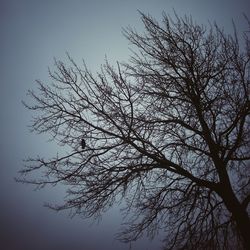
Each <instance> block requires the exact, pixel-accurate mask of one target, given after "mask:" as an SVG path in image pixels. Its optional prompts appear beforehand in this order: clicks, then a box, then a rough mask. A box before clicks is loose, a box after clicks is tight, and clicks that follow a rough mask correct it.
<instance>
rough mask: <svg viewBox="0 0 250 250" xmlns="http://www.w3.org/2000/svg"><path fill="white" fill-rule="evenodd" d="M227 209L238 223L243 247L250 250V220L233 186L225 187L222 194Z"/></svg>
mask: <svg viewBox="0 0 250 250" xmlns="http://www.w3.org/2000/svg"><path fill="white" fill-rule="evenodd" d="M220 196H221V197H222V199H223V201H224V203H225V205H226V207H227V209H228V210H229V211H230V212H231V213H232V217H233V220H234V221H235V223H236V226H237V229H238V231H239V233H240V235H241V237H242V240H243V246H244V247H245V249H246V250H249V249H250V219H249V216H248V213H247V211H246V209H245V208H244V207H243V206H242V205H241V203H240V202H239V200H238V199H237V197H236V196H235V194H234V192H233V190H232V188H231V186H230V187H228V188H225V187H223V189H222V190H221V192H220Z"/></svg>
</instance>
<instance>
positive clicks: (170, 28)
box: [21, 13, 250, 249]
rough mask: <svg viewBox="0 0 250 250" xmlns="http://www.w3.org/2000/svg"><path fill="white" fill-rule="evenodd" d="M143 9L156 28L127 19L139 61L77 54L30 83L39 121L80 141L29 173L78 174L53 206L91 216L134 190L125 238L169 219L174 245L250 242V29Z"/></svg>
mask: <svg viewBox="0 0 250 250" xmlns="http://www.w3.org/2000/svg"><path fill="white" fill-rule="evenodd" d="M141 18H142V21H143V23H144V25H145V30H146V31H145V33H143V34H139V33H137V32H136V31H135V30H133V29H131V28H128V29H125V30H124V34H125V36H126V37H127V38H128V40H129V41H130V42H131V43H132V44H133V45H135V47H136V50H134V51H133V52H132V56H131V60H130V61H129V63H127V64H124V63H123V64H121V63H117V66H115V67H113V66H111V65H110V64H109V63H108V62H106V63H105V64H104V65H103V66H102V67H101V70H100V73H99V74H97V75H93V74H92V73H91V72H90V71H89V69H88V68H87V67H86V66H85V64H83V66H81V67H79V65H77V64H76V63H75V61H74V60H73V59H72V58H71V57H70V56H69V57H68V59H69V60H68V63H67V64H65V63H64V62H62V61H59V60H56V61H55V68H56V70H54V71H52V72H51V71H50V77H51V79H52V83H51V84H45V83H43V82H41V81H37V83H38V85H39V89H38V90H35V91H29V92H28V93H29V95H30V96H31V98H32V102H31V103H30V104H27V103H26V106H27V107H28V108H29V109H31V110H33V111H34V112H35V118H34V122H33V123H32V128H33V130H34V131H36V132H38V133H51V134H52V136H53V138H54V139H55V140H58V142H59V144H60V145H61V146H68V147H70V148H71V151H70V153H65V155H61V156H55V157H54V158H53V159H49V160H44V159H43V158H36V159H29V160H28V163H27V165H26V167H25V168H24V169H23V170H22V173H23V174H28V173H30V172H31V173H34V172H35V171H40V170H42V173H44V171H45V174H44V175H43V176H41V179H31V178H32V177H30V175H29V177H27V176H26V177H23V178H24V179H22V180H21V181H24V182H30V183H33V184H36V185H38V186H44V185H46V184H57V183H64V184H65V185H68V187H69V189H68V195H67V196H66V198H65V203H64V204H62V205H53V208H54V209H56V210H63V209H71V210H72V211H73V212H74V213H75V214H81V215H84V216H86V217H88V216H90V217H92V216H94V217H95V216H98V215H100V214H101V213H102V212H103V211H105V210H106V209H108V208H109V207H110V206H112V205H114V204H115V203H117V202H121V201H126V207H125V212H128V215H127V222H128V224H127V227H125V229H124V230H122V232H121V233H120V234H119V238H120V239H121V240H123V241H125V242H128V241H133V240H136V239H137V238H138V237H140V236H141V235H142V234H143V233H144V232H147V233H148V234H149V235H150V236H152V237H153V236H154V235H155V234H156V233H157V232H158V231H159V230H162V231H164V233H165V234H166V240H165V243H164V244H165V248H166V249H236V248H237V249H241V248H242V249H243V248H245V249H250V237H249V236H250V235H249V232H250V220H249V202H250V194H249V190H250V185H249V182H250V180H249V177H250V171H249V160H250V136H249V135H250V101H249V96H250V78H249V75H250V63H249V60H250V41H249V38H248V36H247V33H245V34H243V37H244V39H243V40H244V45H242V40H241V42H239V41H238V36H237V34H236V33H237V32H236V29H235V34H233V35H226V34H225V33H224V32H223V31H222V30H221V29H220V28H219V27H218V26H217V25H210V26H208V27H205V26H200V25H197V24H196V23H194V22H193V21H192V19H191V18H188V17H185V18H179V17H178V16H175V17H174V18H173V19H171V18H170V17H168V16H167V15H165V14H164V15H163V22H162V24H159V23H158V22H157V21H156V20H154V19H153V18H152V17H150V16H148V15H145V14H143V13H141ZM83 144H84V145H83ZM39 173H40V172H39ZM122 204H123V203H122Z"/></svg>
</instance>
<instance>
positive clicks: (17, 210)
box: [0, 0, 250, 250]
mask: <svg viewBox="0 0 250 250" xmlns="http://www.w3.org/2000/svg"><path fill="white" fill-rule="evenodd" d="M173 8H174V9H175V11H176V12H177V14H179V15H184V14H187V15H190V14H191V15H192V16H193V18H194V19H195V20H196V21H197V22H202V23H205V24H206V23H207V21H208V20H210V21H214V20H215V21H217V23H218V24H219V25H222V26H224V27H225V30H226V31H230V30H231V20H232V18H233V19H234V20H235V23H236V26H238V27H240V28H241V29H244V27H246V26H244V19H243V17H242V13H243V12H245V13H246V14H247V15H248V16H250V2H249V0H238V1H235V0H210V1H206V0H203V1H202V0H89V1H87V0H82V1H80V0H79V1H76V0H68V1H66V0H50V1H48V0H40V1H38V0H37V1H36V0H33V1H31V0H30V1H28V0H27V1H25V0H16V1H14V0H0V36H1V39H0V73H1V78H0V117H1V120H0V121H1V122H0V135H1V140H0V249H6V250H12V249H13V250H15V249H16V250H17V249H18V250H22V249H25V250H29V249H34V250H36V249H38V250H39V249H45V250H46V249H48V250H50V249H51V250H52V249H53V250H59V249H61V250H67V249H72V250H80V249H81V250H85V249H86V250H101V249H110V250H113V249H114V250H122V249H129V245H124V244H121V243H119V242H117V241H114V240H113V239H114V234H115V232H116V231H117V230H118V229H119V223H120V222H121V215H120V214H119V208H113V209H111V210H110V211H109V212H108V213H107V214H105V215H104V216H103V220H102V221H100V223H99V224H98V225H97V224H94V225H92V226H90V225H91V221H90V220H82V219H80V218H76V217H75V218H73V219H69V217H68V216H67V213H55V212H53V211H51V210H48V209H47V208H44V207H43V203H44V202H56V201H60V200H61V199H62V197H63V194H64V193H63V191H64V189H63V188H62V187H56V188H54V189H52V188H50V189H49V188H48V189H45V190H41V191H37V192H34V191H33V188H32V187H31V186H27V185H21V184H17V183H15V182H14V177H15V176H17V175H18V174H17V171H18V170H20V169H21V168H22V164H23V162H22V159H24V158H26V157H28V156H36V155H38V154H39V155H41V156H51V155H53V154H55V153H56V152H57V151H58V150H60V149H59V148H58V147H57V146H56V144H53V143H52V144H51V143H48V142H47V139H48V137H46V136H41V135H39V136H38V135H34V134H30V133H29V130H28V128H27V125H28V124H29V121H30V120H31V114H30V113H29V112H28V111H27V110H25V109H24V107H23V106H22V105H21V100H22V99H25V93H26V91H27V89H29V88H32V87H33V86H34V81H35V79H41V80H45V81H46V80H47V79H48V72H47V67H48V66H52V65H53V57H56V58H59V59H63V58H65V52H66V51H68V52H69V53H70V55H71V56H72V57H73V58H74V59H75V60H76V61H78V62H80V61H81V59H82V58H84V60H85V61H86V63H87V65H88V66H89V68H90V69H91V70H92V71H93V72H95V71H96V70H98V68H99V65H100V64H101V63H103V62H104V58H105V55H107V57H108V58H109V59H110V61H111V62H112V61H115V60H121V61H123V60H126V59H127V58H128V56H129V50H128V42H127V41H126V39H125V38H124V37H123V36H122V34H121V28H122V27H126V26H128V25H131V26H133V27H135V28H137V29H138V30H141V29H142V24H141V23H140V19H139V14H138V12H137V9H139V10H141V11H143V12H146V13H150V14H151V15H152V16H154V17H156V18H157V19H159V20H160V19H161V13H162V11H165V12H166V13H169V14H172V13H173ZM132 247H133V248H132V249H135V250H146V249H148V250H152V249H155V250H157V249H160V242H159V239H156V240H154V241H153V242H151V243H150V242H148V241H146V240H141V241H139V242H138V243H135V244H133V245H132Z"/></svg>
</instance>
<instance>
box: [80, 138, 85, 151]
mask: <svg viewBox="0 0 250 250" xmlns="http://www.w3.org/2000/svg"><path fill="white" fill-rule="evenodd" d="M81 146H82V149H84V148H85V146H86V142H85V140H84V139H82V140H81Z"/></svg>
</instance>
